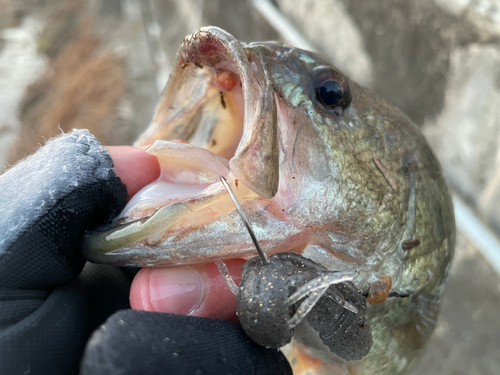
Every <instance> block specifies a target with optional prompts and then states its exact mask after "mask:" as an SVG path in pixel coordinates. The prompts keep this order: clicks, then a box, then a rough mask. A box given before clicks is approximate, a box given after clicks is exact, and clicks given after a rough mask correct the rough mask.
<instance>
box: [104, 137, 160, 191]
mask: <svg viewBox="0 0 500 375" xmlns="http://www.w3.org/2000/svg"><path fill="white" fill-rule="evenodd" d="M106 148H107V149H108V151H109V153H110V155H111V158H112V159H113V163H114V165H115V168H116V174H117V175H118V177H120V179H121V180H122V182H123V183H124V184H125V185H127V193H128V196H129V199H130V198H131V197H133V196H134V195H135V193H137V192H138V191H139V190H141V189H142V188H143V187H144V186H146V185H148V184H150V183H151V182H153V181H154V180H156V179H157V178H158V177H159V176H160V165H159V164H158V160H157V159H156V156H153V155H150V154H148V153H147V152H146V151H144V149H143V148H138V147H132V146H107V147H106Z"/></svg>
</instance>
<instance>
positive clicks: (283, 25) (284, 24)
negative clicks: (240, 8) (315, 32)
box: [251, 0, 318, 52]
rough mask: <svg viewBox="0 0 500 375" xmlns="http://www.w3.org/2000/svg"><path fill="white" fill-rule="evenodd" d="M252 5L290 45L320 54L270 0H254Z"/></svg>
mask: <svg viewBox="0 0 500 375" xmlns="http://www.w3.org/2000/svg"><path fill="white" fill-rule="evenodd" d="M251 3H252V5H253V6H254V7H255V8H256V9H257V10H258V11H259V13H260V14H261V15H262V17H264V18H265V19H266V21H267V22H268V23H269V25H271V26H272V27H273V28H274V29H275V30H276V31H277V32H278V33H279V34H280V35H281V37H282V38H283V40H284V41H285V42H287V43H288V44H290V45H292V46H294V47H297V48H301V49H305V50H307V51H312V52H318V51H317V50H316V48H314V47H313V45H312V44H311V43H310V42H309V41H308V40H307V39H306V38H304V37H303V36H302V34H301V33H300V32H299V31H298V30H297V29H296V28H295V26H293V25H292V24H291V23H290V21H288V19H287V18H286V17H285V16H283V14H281V12H280V11H279V10H278V9H277V8H276V7H275V6H274V4H273V3H272V2H271V1H269V0H252V1H251Z"/></svg>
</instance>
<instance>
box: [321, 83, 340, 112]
mask: <svg viewBox="0 0 500 375" xmlns="http://www.w3.org/2000/svg"><path fill="white" fill-rule="evenodd" d="M314 90H315V91H316V97H317V98H318V100H319V101H320V102H321V103H323V104H324V105H325V106H327V107H332V106H334V105H337V104H338V103H339V102H340V99H342V92H343V90H342V86H340V84H339V83H338V82H335V81H334V80H328V81H325V82H323V83H322V84H321V86H319V87H315V88H314Z"/></svg>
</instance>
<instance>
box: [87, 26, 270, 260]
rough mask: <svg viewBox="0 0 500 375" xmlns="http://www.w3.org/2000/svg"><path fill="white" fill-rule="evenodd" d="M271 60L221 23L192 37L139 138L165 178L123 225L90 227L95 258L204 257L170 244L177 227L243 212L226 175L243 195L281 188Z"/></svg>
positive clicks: (142, 195) (262, 195) (136, 202)
mask: <svg viewBox="0 0 500 375" xmlns="http://www.w3.org/2000/svg"><path fill="white" fill-rule="evenodd" d="M265 61H266V60H265V58H264V57H263V56H261V54H260V52H259V51H258V50H256V49H253V48H249V47H246V46H245V45H242V44H241V43H240V42H239V41H237V40H236V39H235V38H234V37H233V36H232V35H231V34H229V33H227V32H225V31H224V30H221V29H219V28H217V27H206V28H202V29H199V30H197V31H195V32H194V33H193V34H192V35H191V36H189V37H187V38H186V39H185V40H184V42H183V43H182V45H181V47H180V49H179V51H178V54H177V59H176V63H175V65H174V69H173V71H172V74H171V76H170V79H169V83H168V84H167V87H166V89H165V91H164V92H163V94H162V98H161V99H160V103H159V105H158V107H157V109H156V114H155V116H154V118H153V121H152V123H151V125H150V126H149V127H148V129H147V130H146V131H145V132H144V133H143V135H142V136H141V137H140V138H139V140H138V141H137V142H136V144H135V145H136V146H145V145H151V144H152V146H150V147H149V148H148V149H147V152H149V153H151V154H153V155H155V156H156V157H157V158H158V160H159V162H160V167H161V175H160V178H159V180H158V181H156V182H154V183H153V184H151V185H148V186H147V187H145V188H144V189H143V190H141V191H140V192H139V193H137V194H136V195H135V196H134V197H132V199H131V200H130V202H129V203H128V205H127V206H126V207H125V209H124V210H123V211H122V213H121V214H120V219H119V220H118V221H115V225H116V226H115V227H113V228H112V229H108V230H105V231H101V232H96V233H93V234H90V235H88V236H86V238H85V239H84V244H83V252H84V255H85V256H86V257H87V259H89V260H91V261H94V262H98V263H111V264H116V265H122V266H140V267H143V266H151V265H153V266H159V265H170V264H180V263H184V264H187V263H196V262H199V257H198V256H196V257H194V258H191V259H187V257H189V255H188V254H186V256H185V258H186V259H181V260H180V258H182V256H179V255H178V254H177V256H176V257H173V256H171V255H166V254H165V250H166V248H167V247H168V246H169V241H170V245H172V244H171V239H172V238H173V237H175V236H173V234H175V233H180V232H182V231H186V230H190V228H193V227H195V226H197V227H199V226H202V225H204V224H205V223H206V222H208V221H214V220H217V219H218V218H220V217H223V216H227V215H229V214H230V213H232V212H234V206H233V205H232V202H231V201H230V198H229V196H228V194H227V192H226V191H225V189H224V188H223V186H222V184H221V182H220V181H219V178H218V177H219V175H223V176H224V177H226V179H227V180H228V182H229V184H230V186H231V187H232V189H233V190H234V191H235V193H236V196H237V197H238V198H239V199H264V200H270V199H272V198H273V197H274V196H275V195H276V194H277V191H278V185H279V170H278V142H277V137H278V135H277V132H278V130H277V128H278V127H277V111H276V103H275V99H274V93H273V90H272V84H271V80H270V75H269V72H268V67H267V65H266V62H265ZM172 140H175V141H172ZM194 213H196V214H194ZM161 249H163V251H160V250H161ZM167 251H168V250H167ZM144 254H149V255H147V256H145V255H144ZM205 255H206V252H205ZM195 258H196V259H195Z"/></svg>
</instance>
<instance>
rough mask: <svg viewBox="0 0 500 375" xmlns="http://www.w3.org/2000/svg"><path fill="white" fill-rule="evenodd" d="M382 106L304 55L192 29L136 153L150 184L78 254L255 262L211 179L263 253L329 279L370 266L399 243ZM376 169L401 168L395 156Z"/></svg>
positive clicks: (141, 262) (108, 259) (397, 199)
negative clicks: (283, 255)
mask: <svg viewBox="0 0 500 375" xmlns="http://www.w3.org/2000/svg"><path fill="white" fill-rule="evenodd" d="M387 108H388V107H387V106H386V105H385V104H384V103H383V102H379V101H378V99H373V96H372V95H369V94H367V91H366V90H365V89H364V88H362V87H361V86H359V85H357V84H356V83H355V82H353V81H351V80H350V79H349V78H348V77H346V76H345V75H344V74H343V73H342V72H340V71H339V70H338V69H337V68H336V67H335V66H333V65H332V64H330V63H328V62H327V61H326V60H324V59H323V58H322V57H320V56H319V55H316V54H314V53H312V52H308V51H305V50H301V49H297V48H294V47H290V46H286V45H282V44H279V43H270V42H263V43H251V44H245V43H241V42H239V41H238V40H236V39H235V38H234V37H233V36H232V35H230V34H228V33H227V32H225V31H223V30H221V29H219V28H216V27H207V28H202V29H200V30H197V31H195V32H194V33H193V34H192V35H191V36H189V37H187V38H186V39H185V40H184V42H183V44H182V45H181V47H180V49H179V52H178V55H177V59H176V63H175V65H174V68H173V71H172V74H171V76H170V79H169V82H168V84H167V87H166V89H165V91H164V92H163V94H162V97H161V100H160V102H159V105H158V107H157V110H156V114H155V116H154V118H153V121H152V123H151V125H150V126H149V128H148V129H147V130H146V131H145V133H144V134H143V135H142V136H141V137H140V138H139V140H138V141H137V142H136V145H137V146H145V145H150V147H149V148H148V150H147V151H148V152H149V153H151V154H153V155H156V156H157V158H158V160H159V162H160V166H161V169H162V172H161V176H160V178H159V180H158V181H156V182H154V183H153V184H151V185H148V186H147V187H145V188H144V189H143V190H141V191H140V192H139V193H137V194H136V196H134V197H132V199H131V200H130V202H129V203H128V205H127V207H126V208H125V209H124V211H123V212H122V214H121V215H120V218H119V219H118V220H117V221H116V223H115V226H114V227H112V228H109V227H108V228H106V229H105V230H102V231H98V232H97V233H92V234H91V235H89V236H87V238H86V240H85V243H84V253H85V254H86V256H87V258H88V259H89V260H91V261H95V262H98V263H109V264H115V265H120V266H139V267H145V266H169V265H180V264H192V263H200V262H206V261H210V260H214V259H224V258H236V257H240V258H249V257H253V256H255V255H256V252H255V248H254V246H253V244H252V242H251V239H250V236H249V235H248V233H247V232H246V229H245V227H244V225H243V222H242V221H241V219H240V218H239V216H238V213H237V212H236V210H235V207H234V206H233V204H232V202H231V200H230V198H229V196H228V194H227V192H226V191H225V189H224V188H223V186H222V184H221V182H220V181H219V179H218V176H219V175H222V176H224V177H225V178H226V179H227V180H228V182H229V184H230V186H231V188H232V189H233V190H234V192H235V194H236V196H237V197H238V199H239V201H240V203H241V205H242V207H243V210H244V211H245V212H246V214H247V216H248V218H249V220H250V222H251V223H252V226H253V229H254V231H255V232H256V236H257V238H258V240H259V242H260V244H261V247H262V248H263V249H264V251H266V252H267V253H274V252H282V251H292V252H297V253H303V254H304V255H306V256H308V257H310V258H312V259H314V260H316V261H318V262H320V263H322V264H323V265H325V266H326V267H327V268H330V269H333V268H335V269H345V268H350V269H354V268H356V269H358V270H359V269H362V268H363V267H365V268H368V267H370V266H372V265H373V264H374V263H377V262H378V263H380V262H381V258H380V256H379V255H380V254H379V253H378V252H377V251H378V250H380V249H378V248H377V249H376V247H377V246H376V245H380V244H382V248H383V249H382V250H384V251H386V252H387V250H388V249H389V248H390V251H392V252H393V251H394V249H395V243H394V242H395V241H394V240H393V239H394V238H395V237H397V235H398V233H399V234H401V231H402V227H403V226H402V225H399V226H398V225H395V224H401V222H402V220H403V219H404V218H403V217H402V216H401V214H400V211H401V208H404V207H402V206H404V202H403V201H404V199H403V198H404V196H405V191H406V190H405V187H406V185H407V184H406V183H405V182H404V181H399V182H402V183H401V184H400V186H399V187H397V188H396V189H394V188H391V186H389V184H388V183H387V180H386V179H384V176H382V175H381V174H380V171H379V170H377V167H376V165H374V163H373V157H375V156H378V157H380V156H381V155H380V142H381V140H380V139H384V134H386V135H387V134H388V132H393V133H394V132H395V131H394V130H393V129H388V128H390V127H391V126H393V125H390V123H391V116H392V117H394V116H396V117H398V116H399V115H398V114H396V115H394V112H393V111H392V110H391V109H387ZM384 111H385V112H384ZM398 118H399V117H398ZM394 137H395V138H397V137H398V135H397V134H396V135H395V136H394ZM394 137H393V138H394ZM395 144H396V145H397V142H393V145H395ZM377 148H378V149H377ZM382 153H384V152H383V150H382ZM384 155H385V154H384ZM385 156H387V155H385ZM388 159H390V160H388ZM384 160H386V163H387V165H386V167H387V168H388V169H389V170H391V169H392V170H394V169H398V168H400V167H401V165H400V160H401V152H400V151H399V148H397V147H396V150H395V151H394V152H393V154H391V155H389V158H387V157H386V158H385V159H384ZM398 176H399V175H398ZM398 178H399V177H395V178H394V179H395V180H398ZM401 178H402V177H401ZM401 178H399V179H401ZM395 183H397V181H396V182H395ZM392 214H393V216H391V215H392ZM398 231H399V232H398ZM385 258H387V256H385ZM385 258H384V259H385Z"/></svg>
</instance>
